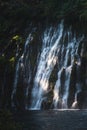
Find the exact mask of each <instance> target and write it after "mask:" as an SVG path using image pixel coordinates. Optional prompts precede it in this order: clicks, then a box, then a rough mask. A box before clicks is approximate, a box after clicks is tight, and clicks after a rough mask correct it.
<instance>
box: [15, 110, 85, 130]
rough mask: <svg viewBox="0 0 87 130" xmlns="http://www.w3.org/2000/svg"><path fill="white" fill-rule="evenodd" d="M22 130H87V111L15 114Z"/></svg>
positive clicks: (49, 111)
mask: <svg viewBox="0 0 87 130" xmlns="http://www.w3.org/2000/svg"><path fill="white" fill-rule="evenodd" d="M14 119H15V121H16V122H17V123H21V124H23V129H22V130H87V110H75V109H74V110H71V109H70V110H69V109H67V110H47V111H42V110H34V111H33V110H30V111H22V112H21V111H19V112H16V113H14Z"/></svg>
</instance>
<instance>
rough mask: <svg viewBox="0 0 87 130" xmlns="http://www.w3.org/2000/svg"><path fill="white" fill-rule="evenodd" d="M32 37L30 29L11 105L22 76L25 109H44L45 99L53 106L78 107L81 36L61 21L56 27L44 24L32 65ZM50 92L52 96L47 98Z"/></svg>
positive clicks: (19, 62) (81, 51)
mask: <svg viewBox="0 0 87 130" xmlns="http://www.w3.org/2000/svg"><path fill="white" fill-rule="evenodd" d="M33 39H34V37H33V35H32V34H31V33H30V34H29V36H28V38H27V41H26V43H25V48H24V52H23V54H22V56H21V57H20V58H19V60H18V63H17V66H16V74H15V80H14V86H13V91H12V96H11V99H12V105H13V106H14V105H15V100H14V99H15V95H16V93H17V88H18V82H19V80H20V79H21V78H20V77H22V80H23V81H22V82H23V84H22V89H23V91H24V95H23V96H24V105H25V109H34V110H35V109H42V108H43V109H44V106H46V105H47V104H48V103H49V104H50V105H49V108H52V109H53V108H54V109H68V108H77V107H78V105H77V104H78V99H77V96H78V94H79V92H81V91H82V82H81V81H80V79H81V76H80V75H81V73H80V71H81V57H82V53H83V48H82V49H79V48H80V46H81V42H82V41H83V39H84V36H83V35H76V33H75V32H72V30H71V27H70V28H67V29H65V27H64V22H63V21H62V22H61V23H60V24H59V25H58V26H57V27H53V26H51V27H49V28H46V30H45V31H44V33H42V34H41V42H42V45H41V51H38V54H37V58H36V62H35V63H34V67H32V65H31V61H33V59H32V58H31V52H32V54H33V53H35V52H33V49H31V47H30V43H31V42H32V41H33ZM37 42H38V41H37ZM31 46H32V45H31ZM55 68H56V71H55V73H54V70H55ZM52 75H55V77H56V79H53V80H54V81H50V78H51V76H52ZM73 75H74V76H73ZM75 76H76V78H75ZM32 80H33V83H32V84H31V81H32ZM25 82H26V84H25ZM54 82H55V83H54ZM73 82H74V83H73ZM72 83H73V84H72ZM51 84H52V85H51ZM50 92H51V98H48V97H49V95H50ZM28 100H30V101H28ZM16 102H17V101H16ZM19 102H20V101H19ZM16 104H17V103H16Z"/></svg>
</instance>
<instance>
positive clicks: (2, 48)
mask: <svg viewBox="0 0 87 130" xmlns="http://www.w3.org/2000/svg"><path fill="white" fill-rule="evenodd" d="M55 1H56V0H55ZM48 3H49V2H48ZM61 4H62V3H61ZM45 5H46V6H45ZM46 7H48V6H47V3H46V2H44V1H42V0H41V1H38V0H37V1H32V0H31V1H26V2H25V1H21V0H16V1H13V0H10V1H6V2H5V1H4V2H3V1H1V4H0V12H1V17H0V37H1V38H0V108H11V107H14V108H18V109H26V108H27V109H29V108H30V106H32V100H33V98H34V97H33V96H32V91H33V90H32V89H33V87H34V86H35V84H36V83H34V82H35V81H34V80H35V75H36V74H37V73H39V71H38V72H37V69H38V65H39V64H40V61H39V60H40V59H39V58H40V55H41V53H42V50H43V46H44V44H47V45H46V47H48V48H50V47H52V45H54V44H53V43H52V45H50V44H49V45H50V47H49V45H48V43H49V41H50V42H52V36H53V33H54V30H56V29H57V27H58V24H59V21H60V20H59V19H61V18H62V17H65V16H64V15H61V16H60V17H56V15H53V14H56V13H57V12H56V13H54V12H55V11H54V12H53V13H52V16H54V17H55V18H56V20H54V17H50V16H51V15H50V13H49V12H50V9H51V4H50V5H49V8H48V9H47V8H46ZM54 7H55V6H54ZM54 7H52V8H54ZM56 11H57V10H56ZM31 12H32V13H31ZM70 14H72V13H70ZM57 16H59V15H58V14H57ZM68 16H69V15H67V16H66V17H65V23H64V31H63V33H65V32H67V30H68V29H69V28H71V33H72V36H71V38H70V39H73V38H74V34H75V35H76V37H75V38H76V42H77V41H78V37H79V38H80V37H81V36H82V35H84V39H83V40H82V41H81V42H80V44H79V46H78V47H77V48H78V56H79V57H80V62H81V65H80V67H79V68H78V67H77V66H78V65H77V64H78V60H79V58H78V56H77V55H76V56H74V64H73V66H72V72H71V75H70V77H68V78H70V81H69V86H70V89H69V90H68V92H69V95H68V98H67V105H68V108H71V106H72V104H73V102H74V99H75V96H76V99H77V102H78V104H77V102H74V104H73V106H72V107H74V108H78V107H79V108H86V107H87V104H86V101H87V99H86V95H87V51H86V50H87V35H86V32H87V29H86V28H87V26H86V22H85V21H84V23H83V22H81V21H80V20H79V18H78V17H75V18H74V17H72V18H69V17H68ZM70 26H71V27H70ZM50 28H51V29H52V31H51V33H50V31H49V29H50ZM46 30H47V32H46ZM69 31H70V30H69ZM48 32H49V34H48ZM29 34H31V35H29ZM28 35H29V36H30V41H28V40H27V42H29V43H26V44H27V47H25V49H24V46H25V45H26V44H25V41H26V37H27V36H28ZM55 35H59V34H57V32H56V33H55ZM64 35H65V34H62V37H61V39H60V42H61V44H60V43H59V44H60V45H59V46H60V51H59V53H58V54H57V58H58V59H56V60H57V62H56V64H55V65H54V66H53V69H52V70H51V71H47V72H48V73H49V74H48V75H47V77H49V79H48V80H49V85H48V90H47V92H46V93H41V94H40V97H38V99H37V101H39V102H40V104H39V105H40V108H42V109H49V108H54V107H55V103H54V102H55V101H56V100H55V101H54V100H53V97H54V89H55V83H56V81H57V79H58V76H59V77H60V79H61V80H60V81H58V82H60V83H61V85H60V86H61V87H60V90H59V91H60V92H59V96H60V98H59V99H58V100H59V101H58V102H57V105H56V106H57V107H58V108H62V104H61V100H62V97H63V86H64V84H65V78H66V77H67V76H66V69H65V66H63V67H64V68H61V65H60V64H63V63H61V62H63V61H61V58H62V57H61V55H66V51H65V50H64V52H63V53H64V54H62V53H60V52H61V51H63V48H66V47H67V45H68V32H67V35H65V38H64ZM47 39H48V41H47ZM53 39H54V43H55V40H56V37H55V36H54V38H53ZM43 40H44V41H43ZM71 41H72V40H71ZM71 41H70V42H71ZM46 42H47V43H46ZM57 42H58V41H57ZM28 44H29V45H28ZM57 47H58V46H57ZM57 47H56V49H57ZM44 49H45V48H44ZM46 49H47V48H46ZM23 50H25V51H24V52H23ZM48 50H50V49H48ZM71 50H72V47H71ZM71 50H70V51H71ZM48 52H49V51H48ZM50 53H51V52H50ZM56 53H57V52H56ZM67 53H68V52H67ZM22 54H23V55H22ZM46 54H47V55H48V53H46ZM69 54H70V52H69ZM42 55H43V54H42ZM21 56H23V57H21ZM51 56H54V54H53V52H52V55H51ZM20 57H21V58H22V59H21V58H20ZM63 57H64V56H63ZM46 58H47V57H46ZM19 59H20V60H19ZM28 59H29V60H28ZM22 60H23V61H22ZM63 60H65V59H63ZM71 60H72V59H71V57H68V61H67V66H69V65H70V64H71ZM52 61H53V60H52ZM22 62H23V64H22ZM59 62H60V64H59ZM17 64H18V65H19V68H18V71H17V68H16V66H17ZM43 64H44V62H43ZM46 64H49V63H47V61H46ZM22 65H24V68H23V66H22ZM15 68H16V69H15ZM44 69H45V68H44ZM49 69H50V67H49ZM60 69H62V70H61V72H59V70H60ZM77 69H78V71H77ZM41 71H42V70H41ZM58 72H59V74H58ZM77 72H78V73H77ZM16 73H17V74H18V79H17V80H18V81H17V83H16V89H17V90H16V91H15V89H14V86H15V85H14V82H15V80H14V79H15V78H17V77H15V76H16ZM78 75H80V76H78ZM45 76H46V75H45ZM77 77H79V78H77ZM77 82H79V84H81V86H82V87H81V91H79V90H77V89H78V87H76V84H77ZM45 83H46V82H45ZM37 86H39V85H37ZM45 86H46V84H45ZM40 91H42V90H40ZM76 91H77V95H75V93H76ZM38 92H39V90H38ZM60 93H61V94H60ZM12 94H13V96H12ZM43 97H44V100H43V101H40V99H41V100H42V98H43ZM57 98H58V95H57ZM54 99H55V98H54ZM37 101H36V102H37ZM53 101H54V102H53ZM12 102H13V105H12ZM37 104H38V103H37ZM77 105H78V106H77ZM37 106H38V105H37ZM31 108H33V107H31Z"/></svg>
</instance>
